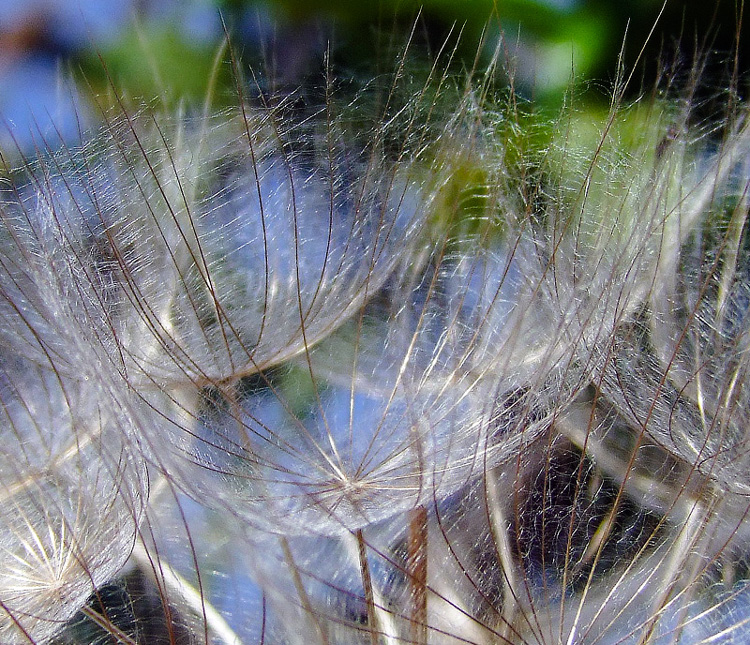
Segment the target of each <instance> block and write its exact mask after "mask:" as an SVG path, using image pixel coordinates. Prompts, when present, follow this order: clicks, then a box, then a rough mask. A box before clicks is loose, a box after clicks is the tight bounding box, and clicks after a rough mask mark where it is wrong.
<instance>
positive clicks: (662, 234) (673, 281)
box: [0, 53, 750, 645]
mask: <svg viewBox="0 0 750 645" xmlns="http://www.w3.org/2000/svg"><path fill="white" fill-rule="evenodd" d="M448 55H450V53H448ZM494 61H495V59H493V62H492V63H491V65H492V66H494V64H495V62H494ZM232 62H233V64H234V63H235V61H232ZM446 63H447V62H446V61H445V60H443V59H441V58H440V57H438V59H437V61H436V62H435V64H434V67H433V68H432V69H431V70H430V71H429V72H428V74H427V76H428V78H427V80H426V81H425V82H424V84H421V85H420V84H418V83H415V82H414V81H413V79H410V74H409V73H408V72H409V68H408V64H409V63H408V60H407V56H405V57H404V58H403V59H401V60H399V61H398V63H397V68H398V69H397V71H396V72H395V74H394V78H393V80H392V82H391V84H390V85H386V86H385V89H384V90H382V88H380V89H379V88H378V87H377V86H378V83H373V84H372V85H371V86H366V87H365V88H364V89H363V90H362V91H361V92H360V94H358V95H357V96H356V97H354V98H351V97H349V98H346V100H344V101H339V98H338V97H337V96H336V93H335V92H334V89H333V85H332V84H331V83H330V82H329V83H328V84H327V85H326V86H325V88H324V90H325V91H324V94H325V98H324V100H323V101H322V105H306V104H303V103H304V102H303V101H302V100H301V99H299V100H298V102H295V103H294V106H293V107H292V98H290V99H288V100H281V101H276V100H272V99H271V98H270V97H267V96H263V95H261V96H260V97H257V98H256V99H255V100H253V101H250V100H247V99H246V97H245V95H244V91H243V89H242V88H243V87H244V86H243V83H242V82H241V81H240V79H239V78H238V79H237V87H238V94H239V99H238V104H237V106H236V107H235V108H233V109H229V110H225V111H223V112H220V113H217V114H215V115H212V116H208V115H207V114H204V115H203V116H187V115H186V114H187V112H188V111H186V113H183V114H178V115H164V114H160V113H159V112H158V111H157V110H151V109H142V110H140V111H134V112H132V113H131V111H130V110H129V109H128V108H127V107H126V106H125V103H124V102H121V103H120V113H119V114H118V115H117V116H112V115H111V114H109V113H107V114H104V115H103V124H102V126H101V128H100V130H99V131H97V132H95V133H92V134H90V135H87V138H85V142H84V143H83V144H82V146H81V147H80V148H76V149H73V148H62V149H60V150H57V151H48V153H47V154H45V155H40V157H39V158H38V159H35V160H33V161H31V160H29V161H27V162H26V163H25V164H24V165H23V167H21V168H19V169H17V170H15V169H14V170H11V169H6V171H7V175H8V180H7V182H6V183H4V184H3V187H2V191H1V192H0V198H1V202H0V432H1V433H2V434H1V435H0V437H1V440H2V451H1V454H2V457H1V458H0V641H2V643H8V644H9V645H15V644H16V643H18V644H21V643H39V644H42V643H45V644H46V643H49V644H54V645H77V644H78V643H81V642H86V643H89V644H90V643H109V642H115V641H117V642H121V643H127V644H128V645H131V644H133V643H136V644H139V645H140V644H141V643H144V644H145V643H149V644H150V645H151V643H160V642H162V641H163V642H169V643H183V642H186V643H187V642H190V643H204V644H205V645H208V644H209V643H222V644H227V643H232V644H233V645H239V644H240V643H251V642H252V643H255V642H260V643H297V642H299V643H305V644H306V645H309V644H310V643H315V644H316V645H317V644H318V643H320V644H321V645H333V644H334V643H342V644H347V645H349V644H352V643H369V644H370V645H375V644H377V643H387V644H388V645H395V644H396V643H413V644H414V645H427V644H428V643H430V644H433V643H434V644H438V645H442V644H453V643H474V644H476V645H489V644H495V643H512V644H516V643H518V644H532V643H540V644H542V643H544V644H547V643H556V644H562V643H565V644H569V645H574V644H578V643H592V644H593V643H634V644H635V643H637V644H644V645H645V644H647V643H648V644H655V643H658V644H662V643H693V642H717V643H718V642H722V643H724V642H729V643H731V642H737V643H739V642H743V638H746V635H747V633H748V629H747V627H746V624H747V620H748V616H749V615H750V612H748V610H747V602H748V601H747V582H748V579H749V576H750V573H749V571H750V569H749V567H748V555H749V554H750V550H749V547H748V540H749V539H750V532H749V531H748V528H747V527H748V522H747V515H748V512H750V505H749V504H748V502H747V493H748V487H749V486H750V482H748V481H747V479H748V477H747V470H748V465H749V464H750V459H748V455H749V454H750V439H749V438H748V436H747V431H746V426H747V421H748V419H747V416H748V415H747V408H748V404H749V403H750V400H748V397H746V396H745V394H746V391H745V387H744V385H745V376H746V374H747V369H746V364H747V358H746V356H747V355H748V351H747V350H748V329H747V327H748V325H747V323H748V321H749V320H750V318H749V317H748V315H747V310H748V304H749V303H750V283H749V282H748V280H750V275H749V273H748V266H747V265H748V261H749V260H750V257H749V253H750V252H749V251H748V249H749V248H750V244H748V231H747V227H746V221H747V209H748V199H747V187H748V184H747V163H746V161H745V160H746V158H747V155H748V152H749V151H750V126H749V125H748V124H747V123H746V118H745V115H744V113H743V112H742V110H741V109H735V112H736V116H735V117H734V118H733V119H731V120H730V119H728V118H727V119H724V120H721V121H720V122H719V123H717V125H716V127H715V128H714V129H713V130H712V129H711V128H706V127H705V126H704V127H703V128H702V129H701V130H700V131H698V130H697V129H695V126H694V125H693V124H692V120H691V109H692V106H691V104H690V100H683V101H682V102H670V101H669V100H666V99H662V98H658V99H656V98H654V99H653V100H652V102H651V103H649V104H647V102H646V100H645V99H643V100H642V101H641V103H640V104H636V105H634V106H632V107H630V108H627V107H625V106H624V105H622V104H621V97H620V93H619V89H618V90H617V92H616V96H615V98H614V99H613V101H612V106H611V110H610V112H609V113H608V114H607V115H606V117H605V118H604V120H603V122H602V123H601V124H599V125H598V126H596V127H595V128H593V130H595V133H594V134H593V135H592V134H591V132H590V130H591V129H592V128H591V127H590V126H591V124H583V125H582V124H581V123H580V121H579V120H578V117H577V116H576V115H575V113H574V112H573V111H570V112H565V113H564V114H562V115H561V116H560V118H559V120H558V121H557V123H556V124H555V125H554V126H553V127H551V128H548V129H547V131H546V133H545V137H546V139H545V141H544V142H543V143H542V144H541V145H540V144H538V143H536V144H534V145H532V144H531V143H529V142H526V143H524V142H523V141H521V139H522V138H523V133H522V129H523V128H524V127H526V123H527V122H528V123H529V125H528V127H530V128H533V127H534V126H533V119H532V118H531V116H530V115H519V106H518V102H517V100H516V97H514V96H512V95H511V96H508V97H505V98H503V97H502V96H501V95H496V96H495V95H493V93H492V92H491V91H490V87H491V85H492V81H491V72H492V70H490V71H488V73H487V75H486V76H484V77H482V78H478V79H477V78H469V79H468V80H467V81H466V82H465V83H457V82H454V81H453V80H452V79H451V78H450V77H449V75H448V74H447V73H446V74H442V73H440V69H441V65H443V64H446ZM233 67H235V71H236V64H234V65H233ZM329 81H330V79H329ZM406 85H408V87H409V91H410V93H411V94H412V95H411V96H406V97H404V96H403V94H404V93H406V92H405V90H404V86H406ZM727 100H729V99H727ZM505 102H507V106H506V105H505V104H504V103H505ZM728 112H729V111H728ZM719 133H724V140H723V141H719V140H718V136H719ZM126 562H127V563H128V564H127V565H126ZM118 576H119V577H118ZM142 612H145V613H146V614H147V615H145V614H143V613H142Z"/></svg>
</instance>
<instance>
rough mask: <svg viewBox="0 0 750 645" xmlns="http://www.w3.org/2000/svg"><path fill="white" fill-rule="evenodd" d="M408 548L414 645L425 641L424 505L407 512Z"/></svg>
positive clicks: (425, 524)
mask: <svg viewBox="0 0 750 645" xmlns="http://www.w3.org/2000/svg"><path fill="white" fill-rule="evenodd" d="M408 550H409V557H408V560H407V573H408V576H409V584H410V586H411V593H410V594H409V597H410V601H411V602H410V616H409V620H410V625H411V629H410V632H411V640H412V642H414V643H415V644H416V645H425V644H426V643H427V509H426V508H425V507H424V506H418V507H417V508H415V509H413V510H412V511H410V512H409V538H408Z"/></svg>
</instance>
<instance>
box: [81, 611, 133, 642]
mask: <svg viewBox="0 0 750 645" xmlns="http://www.w3.org/2000/svg"><path fill="white" fill-rule="evenodd" d="M81 613H82V614H83V615H84V616H86V617H87V618H88V619H89V620H91V621H92V622H94V623H96V624H97V625H98V626H99V627H101V628H102V629H103V630H104V631H106V632H107V633H108V634H109V635H110V636H112V637H113V638H115V639H116V641H117V643H118V644H119V645H138V643H137V642H136V641H134V640H133V639H132V638H130V636H128V635H127V634H125V633H124V632H122V631H121V630H119V629H117V627H116V626H115V625H113V624H112V622H111V621H110V620H109V619H107V617H106V616H103V615H102V614H100V613H99V612H98V611H95V610H93V609H92V608H91V607H89V606H88V605H86V606H84V607H82V608H81Z"/></svg>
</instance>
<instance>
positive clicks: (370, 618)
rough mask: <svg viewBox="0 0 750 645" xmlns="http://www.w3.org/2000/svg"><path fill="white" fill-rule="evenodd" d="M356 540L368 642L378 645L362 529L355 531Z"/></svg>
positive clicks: (373, 600)
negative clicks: (365, 610) (368, 636)
mask: <svg viewBox="0 0 750 645" xmlns="http://www.w3.org/2000/svg"><path fill="white" fill-rule="evenodd" d="M354 535H355V538H356V540H357V555H358V556H359V569H360V571H361V573H362V586H363V587H364V589H365V603H366V604H367V629H368V631H369V632H370V642H371V643H372V645H378V632H379V631H380V630H379V629H378V619H377V615H376V611H375V596H374V595H373V590H372V576H371V575H370V564H369V563H368V562H367V545H366V544H365V539H364V536H363V535H362V529H359V530H357V531H356V532H355V534H354Z"/></svg>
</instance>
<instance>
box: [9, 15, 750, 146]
mask: <svg viewBox="0 0 750 645" xmlns="http://www.w3.org/2000/svg"><path fill="white" fill-rule="evenodd" d="M740 14H741V8H738V6H737V3H736V2H735V1H734V0H721V1H719V2H697V1H692V2H690V1H685V0H681V1H680V0H669V1H668V2H667V3H666V5H664V6H663V0H620V1H618V2H613V1H612V0H422V1H421V2H418V1H417V0H379V1H377V2H351V1H348V0H184V1H181V0H0V117H1V118H2V121H3V127H0V130H2V135H0V150H2V151H3V152H4V154H5V155H6V156H7V155H11V156H12V154H13V153H12V151H15V150H16V149H20V150H22V151H24V153H25V154H33V153H34V151H35V148H37V149H38V148H39V147H40V146H42V145H43V144H44V145H50V143H52V145H54V141H55V139H56V138H62V139H63V140H65V141H66V142H67V143H70V142H71V141H74V140H75V139H76V138H78V137H79V136H80V132H81V131H82V130H85V129H87V128H88V127H90V126H91V125H92V124H93V123H95V122H96V119H97V116H96V115H97V114H99V113H100V112H101V108H102V107H103V106H105V104H106V103H107V101H108V100H109V101H111V100H112V98H111V94H112V92H111V89H112V88H113V87H117V88H118V92H122V93H123V95H125V96H128V97H129V98H130V99H132V100H134V101H145V102H150V101H153V100H154V99H156V98H158V100H160V101H162V102H165V103H166V104H168V105H175V104H185V103H186V102H187V103H188V104H189V103H190V102H197V101H201V100H202V99H203V97H204V96H205V94H206V87H207V83H208V79H209V78H210V70H211V69H212V65H213V60H214V57H215V55H216V52H217V47H218V46H219V43H220V42H221V40H222V39H223V37H224V34H225V32H226V33H230V34H231V38H232V44H233V49H234V51H235V52H236V56H237V57H239V58H241V63H242V65H243V67H244V68H246V69H250V68H252V69H253V70H255V72H256V73H257V74H259V76H262V77H263V78H265V79H272V81H269V82H272V83H273V84H274V85H275V86H276V87H277V88H282V89H283V88H285V87H289V88H291V87H295V86H300V85H304V84H305V83H308V82H316V83H318V84H319V83H320V80H321V69H322V61H323V59H324V55H325V53H326V52H329V53H330V61H331V63H330V64H331V65H332V67H333V69H335V70H336V71H337V72H340V73H342V74H351V75H355V76H356V75H360V76H362V77H363V78H367V77H369V76H370V75H372V74H373V73H375V72H376V70H378V69H380V68H381V67H382V65H383V64H384V61H385V64H387V61H388V60H392V59H393V55H392V52H393V51H395V48H397V47H398V46H403V43H405V42H406V41H407V38H408V35H409V33H410V32H411V31H412V30H413V32H414V35H413V43H414V44H413V45H412V49H413V50H418V51H420V52H422V53H423V54H424V55H425V56H429V55H431V54H434V52H435V51H437V50H438V49H439V47H440V45H441V44H442V43H443V42H444V41H445V39H446V37H447V36H448V35H449V34H451V33H452V34H453V36H454V40H455V36H456V34H457V33H458V32H459V31H460V33H461V37H460V46H459V49H458V55H457V56H456V57H455V58H454V62H453V64H454V65H455V66H456V70H457V71H459V72H460V71H461V69H466V68H470V67H471V66H473V65H474V63H475V58H476V54H477V52H478V51H479V64H480V65H481V63H482V62H486V60H488V59H489V58H490V56H491V55H492V52H493V51H494V50H495V48H496V47H497V45H498V43H500V42H502V48H501V49H502V51H503V53H504V56H505V57H506V58H507V59H508V60H507V61H505V65H506V66H510V67H512V68H513V69H514V70H515V72H514V77H515V86H516V89H517V90H518V91H519V92H520V93H521V94H522V95H525V96H527V97H529V98H530V99H531V100H532V101H534V102H535V103H536V104H538V105H540V106H542V107H543V108H544V107H548V108H552V109H554V108H555V106H558V105H559V104H560V103H561V101H562V100H563V97H564V96H565V93H566V91H568V90H570V89H571V88H573V89H575V90H576V92H577V94H578V95H580V96H583V97H584V98H583V99H582V101H583V104H584V105H592V106H596V104H597V103H602V102H606V100H607V90H608V88H610V87H611V86H612V84H613V82H614V80H615V78H616V75H617V70H618V61H619V60H620V59H621V58H622V60H623V62H624V65H625V68H626V69H632V68H633V66H634V65H635V62H636V61H637V60H640V66H639V67H637V80H636V82H635V83H634V84H633V85H632V86H631V88H632V92H633V93H636V92H637V91H639V90H640V89H641V88H644V87H649V86H652V85H653V84H654V82H655V81H656V80H657V77H658V76H659V74H660V73H663V72H664V70H665V69H673V68H674V66H675V65H676V66H677V67H678V68H679V67H681V66H682V67H683V68H684V69H685V70H689V69H690V66H691V65H692V64H693V61H694V59H695V52H696V51H700V52H704V53H705V52H713V55H712V57H711V58H710V64H709V69H708V70H707V71H705V72H704V85H705V86H706V87H708V88H709V91H711V88H722V87H724V86H726V85H727V84H728V83H729V79H728V78H727V74H729V75H731V73H732V70H733V69H734V61H733V59H732V56H733V52H734V50H735V49H736V47H735V46H736V44H737V42H740V45H741V46H740V47H739V49H738V51H739V56H738V58H737V70H738V71H739V72H740V73H741V72H742V70H743V69H744V68H745V60H746V49H747V44H748V43H746V42H743V39H742V38H741V31H742V19H741V15H740ZM738 25H740V26H739V27H738ZM652 30H653V33H651V32H652ZM650 33H651V36H650V38H649V34H650ZM501 39H502V41H501ZM646 42H647V45H646V48H645V50H644V51H643V53H642V55H641V49H642V47H643V45H644V43H646ZM623 43H625V44H624V45H623ZM389 47H390V49H389ZM389 51H390V52H391V54H389V53H388V52H389ZM639 55H640V59H639ZM389 57H390V58H389ZM712 66H714V67H712ZM225 67H228V65H225ZM727 70H729V71H727ZM226 71H227V70H226V69H224V72H225V73H223V74H220V75H219V81H218V82H219V88H218V91H217V92H216V96H217V97H218V98H217V99H216V100H217V101H218V102H221V101H222V97H224V98H226V100H230V99H229V96H230V94H231V92H230V89H231V86H232V84H233V80H232V78H231V73H226ZM712 75H714V77H713V78H712ZM706 77H708V78H709V82H708V83H706ZM738 87H739V89H740V91H742V88H743V86H742V84H741V83H740V85H739V86H738ZM108 94H109V95H110V98H109V99H107V98H106V96H107V95H108ZM592 109H594V108H593V107H592Z"/></svg>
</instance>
